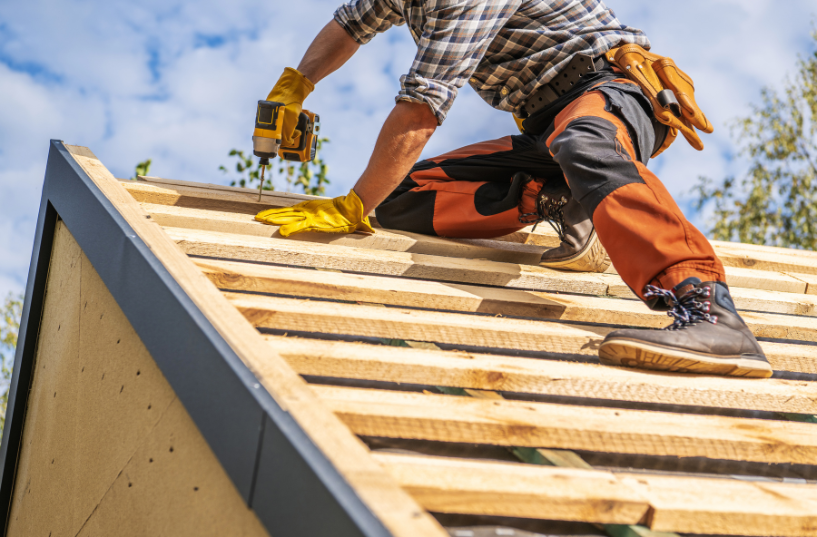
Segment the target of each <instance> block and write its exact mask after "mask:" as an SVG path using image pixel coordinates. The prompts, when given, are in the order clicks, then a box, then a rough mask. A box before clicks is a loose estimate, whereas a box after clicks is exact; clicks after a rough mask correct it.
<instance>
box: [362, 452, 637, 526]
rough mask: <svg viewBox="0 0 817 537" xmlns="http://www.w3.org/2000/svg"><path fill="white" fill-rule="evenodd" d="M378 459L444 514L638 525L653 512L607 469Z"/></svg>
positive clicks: (405, 457)
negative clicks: (602, 470) (603, 470)
mask: <svg viewBox="0 0 817 537" xmlns="http://www.w3.org/2000/svg"><path fill="white" fill-rule="evenodd" d="M374 457H375V458H376V460H377V461H378V462H380V463H381V464H382V465H383V466H384V468H386V470H387V471H388V472H389V473H390V474H391V475H392V476H394V478H395V479H396V480H397V481H398V482H399V483H400V485H401V486H402V487H403V488H404V489H406V490H407V491H408V492H409V493H410V494H411V495H412V496H414V498H415V499H417V501H418V502H420V504H421V505H422V506H423V507H425V508H426V509H428V510H431V511H436V512H440V513H466V514H473V515H498V516H513V517H525V518H543V519H549V520H575V521H583V522H596V523H611V524H634V523H637V522H638V521H639V520H641V519H642V518H644V517H645V516H646V515H647V512H648V510H649V505H648V503H647V501H646V500H645V498H644V497H643V496H641V495H640V494H638V493H636V492H634V491H633V490H632V489H630V488H628V487H625V486H622V485H621V483H620V482H619V481H618V480H617V479H616V478H615V476H614V475H613V474H611V473H609V472H599V471H592V470H576V469H572V468H547V467H544V468H535V467H531V466H528V465H522V464H508V463H505V464H502V463H487V462H477V461H469V460H465V459H446V458H441V457H420V456H409V455H396V454H388V453H375V454H374Z"/></svg>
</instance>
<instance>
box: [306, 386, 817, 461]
mask: <svg viewBox="0 0 817 537" xmlns="http://www.w3.org/2000/svg"><path fill="white" fill-rule="evenodd" d="M312 389H313V390H314V391H315V393H316V394H317V395H318V396H319V397H320V398H321V399H322V400H323V401H325V402H326V403H327V405H328V406H329V407H330V408H332V409H333V411H334V412H335V413H336V414H337V415H338V416H339V417H340V418H341V419H342V420H343V421H344V423H346V424H347V425H348V426H349V427H350V428H351V429H352V431H354V432H355V433H356V434H358V435H365V436H375V437H378V436H379V437H385V438H402V439H419V440H431V441H438V442H458V443H469V444H470V443H473V444H489V445H500V446H522V447H547V448H555V449H572V450H584V451H597V452H604V453H622V454H641V455H650V456H675V457H705V458H708V459H718V460H733V461H751V462H762V463H794V464H813V463H814V461H815V457H817V435H815V434H814V425H813V424H810V423H796V422H784V421H773V420H758V419H746V418H732V417H724V416H717V415H714V416H710V415H693V414H677V413H668V412H654V411H644V410H626V409H616V408H603V407H584V406H580V405H561V404H554V403H534V402H529V401H509V400H504V401H498V400H490V399H472V398H468V397H456V396H449V395H432V394H419V393H412V392H394V391H387V390H372V389H360V388H340V387H329V386H317V385H313V386H312Z"/></svg>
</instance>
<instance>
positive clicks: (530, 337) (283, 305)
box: [225, 293, 612, 355]
mask: <svg viewBox="0 0 817 537" xmlns="http://www.w3.org/2000/svg"><path fill="white" fill-rule="evenodd" d="M225 295H226V296H227V298H228V299H229V301H230V302H231V303H232V304H233V305H234V306H235V307H236V308H238V310H239V311H240V312H241V313H242V314H243V315H244V316H245V317H246V318H247V320H249V321H250V322H251V323H252V324H253V325H254V326H257V327H259V328H271V329H276V330H284V331H294V330H297V331H305V332H315V333H323V334H343V335H356V336H364V337H380V338H392V339H410V340H414V341H432V342H436V343H448V344H454V345H469V346H470V345H475V346H481V347H489V348H496V349H520V350H530V351H545V352H554V353H570V354H588V355H596V353H597V352H598V351H597V350H596V349H598V345H599V344H600V343H601V340H602V338H603V337H604V336H605V335H606V334H607V332H609V331H611V330H612V328H603V327H595V326H586V327H585V326H581V327H580V326H576V325H570V324H563V323H553V322H546V321H529V320H526V319H508V318H497V317H490V316H475V315H462V314H457V313H444V312H436V311H421V310H399V309H392V308H383V307H376V306H362V305H356V304H339V303H333V302H324V301H310V300H299V299H289V298H278V297H267V296H257V295H246V294H238V293H226V294H225Z"/></svg>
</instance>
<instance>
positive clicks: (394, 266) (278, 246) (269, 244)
mask: <svg viewBox="0 0 817 537" xmlns="http://www.w3.org/2000/svg"><path fill="white" fill-rule="evenodd" d="M165 231H166V232H167V235H168V236H169V237H170V238H172V239H173V240H174V241H175V242H176V244H178V245H179V247H180V248H181V249H182V251H184V252H185V253H186V254H188V255H197V256H206V257H218V258H228V259H241V260H246V261H257V262H263V263H275V264H280V265H294V266H302V267H318V268H329V269H337V270H346V271H352V272H359V273H367V274H380V275H387V276H404V277H409V278H418V279H430V280H439V281H451V282H462V283H477V284H481V285H494V286H498V287H511V288H522V289H533V290H543V291H568V292H573V293H581V294H590V295H603V294H605V293H606V292H607V284H606V283H602V282H601V280H600V279H599V278H598V277H597V275H596V274H586V273H570V275H569V277H566V276H565V273H564V272H559V271H556V270H550V269H546V268H542V267H532V266H528V265H518V264H512V263H500V262H497V261H483V260H474V259H458V258H450V257H438V256H431V255H425V254H412V253H408V252H390V251H385V250H370V249H364V248H347V247H344V246H334V245H328V244H314V243H308V242H301V241H291V240H283V239H268V238H264V237H250V236H244V235H234V234H230V233H217V232H212V231H198V230H191V229H178V228H165Z"/></svg>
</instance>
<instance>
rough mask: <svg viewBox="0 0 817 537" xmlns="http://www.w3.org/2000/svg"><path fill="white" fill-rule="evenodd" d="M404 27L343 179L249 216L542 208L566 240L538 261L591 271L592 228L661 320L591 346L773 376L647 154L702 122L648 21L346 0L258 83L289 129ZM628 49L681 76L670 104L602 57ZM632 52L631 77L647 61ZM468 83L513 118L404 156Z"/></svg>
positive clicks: (569, 6) (287, 225)
mask: <svg viewBox="0 0 817 537" xmlns="http://www.w3.org/2000/svg"><path fill="white" fill-rule="evenodd" d="M402 24H407V25H408V27H409V30H410V31H411V35H412V37H413V38H414V40H415V42H416V43H417V48H418V51H417V56H416V58H415V60H414V63H413V65H412V67H411V69H410V70H409V72H408V74H406V75H404V76H402V77H401V79H400V82H401V90H400V92H399V94H398V96H397V98H396V105H395V107H394V109H393V110H392V112H391V114H390V115H389V117H388V118H387V119H386V122H385V124H384V125H383V128H382V130H381V132H380V135H379V137H378V139H377V143H376V146H375V148H374V151H373V153H372V156H371V159H370V160H369V163H368V166H367V167H366V170H365V171H364V172H363V175H362V176H361V177H360V179H359V180H358V181H357V183H356V184H355V186H354V188H353V189H352V191H350V192H349V194H348V195H347V196H342V197H339V198H335V199H333V200H325V201H324V200H320V201H311V202H305V203H301V204H298V205H296V206H295V207H291V208H285V209H272V210H268V211H263V212H262V213H260V214H259V215H258V216H257V217H256V218H257V219H258V220H260V221H264V222H267V223H270V224H274V225H281V226H282V227H281V234H282V235H284V236H287V235H289V234H291V233H298V232H302V231H321V232H343V233H349V232H353V231H356V230H362V231H369V232H373V230H372V228H371V226H370V225H369V221H368V214H369V213H371V212H372V211H376V215H377V218H378V220H379V222H380V223H381V224H382V225H383V226H384V227H387V228H394V229H404V230H410V231H418V232H424V233H429V234H436V235H441V236H449V237H491V236H499V235H503V234H506V233H509V232H512V231H516V230H518V229H521V228H522V227H523V226H525V225H527V224H528V223H533V222H538V221H540V220H549V221H551V222H552V223H554V225H555V227H556V228H557V229H558V231H559V232H560V236H561V238H562V244H561V246H560V247H559V248H557V249H554V250H551V251H549V252H546V254H545V255H544V256H543V260H542V265H543V266H549V267H556V268H567V269H574V270H576V269H578V270H599V271H600V270H603V268H604V262H603V261H604V249H602V248H601V245H600V244H599V241H600V243H601V244H603V245H604V248H606V250H607V252H608V253H609V256H610V259H611V260H612V262H613V264H614V265H615V267H616V269H617V271H618V273H619V275H620V276H621V277H622V279H623V280H624V281H625V282H626V283H627V284H628V285H629V286H630V287H631V288H632V289H633V290H634V291H635V292H636V294H637V295H638V296H639V297H640V298H641V299H642V300H644V301H645V302H646V303H647V305H648V306H650V307H652V308H654V309H668V310H669V315H671V316H673V317H674V318H675V322H674V323H673V325H672V326H670V327H668V328H667V329H664V330H617V331H614V332H612V333H610V334H609V335H608V336H607V337H606V338H605V340H604V342H603V343H602V345H601V348H600V350H599V354H600V357H601V358H602V360H603V361H606V362H609V363H616V364H623V365H629V366H634V367H643V368H650V369H663V370H672V371H685V372H700V373H714V374H725V375H737V376H750V377H768V376H770V375H771V368H770V366H769V364H768V362H767V361H766V357H765V355H764V354H763V351H762V350H761V348H760V346H759V345H758V343H757V341H756V340H755V338H754V337H753V335H752V334H751V332H750V331H749V330H748V328H747V327H746V325H745V324H744V322H743V320H742V319H741V317H740V316H739V315H738V313H737V311H736V310H735V307H734V304H733V302H732V300H731V297H730V295H729V290H728V288H727V286H726V284H725V283H724V280H725V277H724V270H723V266H722V264H721V262H720V261H719V260H718V258H717V256H716V255H715V253H714V251H713V250H712V247H711V246H710V244H709V242H708V241H707V240H706V238H705V237H704V236H703V235H702V234H701V233H700V232H699V231H698V230H697V229H695V228H694V227H693V226H692V225H691V224H690V223H689V222H688V221H687V220H686V218H685V217H684V215H683V214H682V213H681V211H680V209H679V208H678V206H677V205H676V203H675V202H674V201H673V200H672V198H671V196H670V195H669V193H668V192H667V191H666V189H665V188H664V186H663V185H662V184H661V182H660V181H659V180H658V178H657V177H656V176H655V175H653V174H652V173H651V172H650V171H649V170H648V169H647V167H646V163H647V161H648V159H649V158H650V157H651V156H653V155H655V154H658V153H659V152H661V151H663V150H664V149H666V147H667V146H668V145H669V143H671V142H672V140H673V139H674V137H675V135H676V134H677V132H678V130H680V131H681V132H682V133H683V134H684V136H685V137H686V138H687V140H688V141H690V143H691V144H692V145H693V146H695V147H696V148H698V149H701V148H702V147H703V145H702V144H701V143H700V140H699V139H698V137H697V135H696V134H695V132H694V128H693V126H697V127H698V128H700V129H702V130H704V131H705V132H711V130H712V128H711V125H709V123H708V122H707V120H706V118H705V117H704V116H703V114H702V113H700V110H699V109H698V108H697V105H695V102H694V97H693V95H692V94H693V90H692V85H691V80H688V79H686V77H685V75H683V73H682V72H680V70H677V69H676V68H675V66H674V63H672V61H671V60H669V59H662V58H661V57H659V56H652V55H650V54H649V53H647V52H646V51H645V50H644V49H649V48H650V43H649V40H648V39H647V37H646V36H645V35H644V33H643V32H641V31H640V30H638V29H635V28H631V27H628V26H625V25H622V24H621V23H620V22H619V21H618V20H617V19H616V17H615V15H614V13H613V12H612V11H611V10H610V9H608V8H607V7H606V6H605V4H604V3H603V2H602V1H601V0H351V1H350V2H349V3H347V4H344V5H342V6H341V7H340V8H338V10H337V11H336V12H335V16H334V20H333V21H331V22H330V23H329V24H327V25H326V27H324V28H323V30H321V32H320V33H319V34H318V36H317V37H316V38H315V40H314V41H313V42H312V44H311V45H310V47H309V49H308V50H307V52H306V54H305V55H304V58H303V60H302V61H301V63H300V65H299V66H298V69H297V70H294V69H290V68H287V70H286V71H285V72H284V75H283V76H282V77H281V79H280V80H279V81H278V83H277V84H276V86H275V88H273V90H272V92H271V93H270V95H269V96H268V100H271V101H280V102H283V103H285V104H286V105H287V110H288V111H287V112H286V114H285V123H284V139H285V142H286V141H287V139H291V137H292V135H293V134H292V133H293V132H294V129H295V119H296V118H297V115H298V113H299V112H300V110H301V105H302V103H303V100H304V99H305V98H306V96H307V95H308V94H309V93H310V92H311V91H312V89H313V87H314V86H313V84H314V83H318V82H320V80H322V79H323V78H324V77H326V76H327V75H329V74H330V73H332V72H333V71H335V70H336V69H338V68H339V67H341V66H342V65H343V64H344V63H345V62H346V61H347V60H348V59H349V58H350V57H351V56H352V55H353V54H354V53H355V51H356V50H357V49H358V47H359V46H360V45H362V44H365V43H367V42H368V41H370V40H371V39H372V38H373V37H374V36H375V35H376V34H377V33H380V32H384V31H386V30H388V29H389V28H391V27H392V26H394V25H402ZM638 51H640V52H639V53H640V54H642V56H643V55H646V56H648V57H649V58H651V60H650V62H654V63H651V65H654V66H655V68H656V72H658V71H660V72H661V73H662V80H666V81H670V82H672V81H673V80H675V81H676V82H678V86H677V88H682V89H677V88H676V89H677V91H675V93H674V96H673V95H670V96H669V97H667V94H666V93H663V95H664V97H663V99H664V100H663V101H661V104H660V106H661V107H663V108H666V110H664V109H662V108H659V101H660V100H661V95H658V96H657V97H658V100H656V95H652V96H651V97H650V98H648V95H649V91H648V92H647V94H645V92H644V91H642V89H641V87H640V86H639V85H637V84H635V83H632V82H631V81H629V80H627V79H625V78H623V77H622V74H621V73H622V72H624V69H626V70H628V71H629V70H630V67H631V65H630V64H628V65H627V66H625V67H624V68H623V69H616V68H615V66H613V65H611V62H612V63H616V65H623V64H622V63H621V62H623V61H624V60H623V59H622V60H621V62H619V60H618V59H619V58H620V57H621V58H625V57H629V56H628V54H630V53H633V54H635V53H636V52H638ZM622 52H626V54H622ZM630 55H632V54H630ZM645 65H646V64H645ZM632 67H633V69H632V72H630V73H629V74H630V76H632V77H634V78H636V79H638V76H640V73H641V72H640V71H639V70H641V69H642V67H644V65H641V64H636V63H633V64H632ZM647 70H650V68H649V67H648V69H647ZM636 71H638V72H636ZM651 76H652V78H651V79H649V80H647V82H644V83H643V84H642V86H643V87H645V88H647V89H649V82H650V80H653V79H655V76H654V75H651ZM642 78H643V77H642ZM681 79H683V80H681ZM638 80H641V79H638ZM655 80H657V79H655ZM684 80H685V81H686V82H684ZM466 82H468V83H469V84H470V85H471V87H472V88H474V90H476V91H477V93H478V94H479V95H480V96H481V97H482V98H483V99H484V100H485V101H486V102H487V103H488V104H489V105H491V106H493V107H494V108H497V109H500V110H506V111H508V112H512V113H513V114H514V115H515V117H516V118H517V122H518V123H519V124H520V126H521V129H522V130H523V133H522V134H520V135H515V136H507V137H505V138H500V139H498V140H493V141H489V142H483V143H479V144H475V145H473V146H468V147H465V148H462V149H459V150H456V151H453V152H451V153H448V154H445V155H442V156H440V157H437V158H433V159H429V160H425V161H422V162H417V159H418V158H419V156H420V153H421V152H422V150H423V147H424V146H425V144H426V143H427V142H428V140H429V138H430V137H431V135H432V134H433V133H434V130H435V129H436V127H437V126H438V125H440V124H442V122H443V121H444V120H445V117H446V114H447V113H448V110H449V109H450V107H451V105H452V103H453V101H454V99H455V97H456V95H457V91H458V89H459V88H460V87H462V86H463V85H464V84H465V83H466ZM685 84H686V85H685ZM653 85H655V83H653ZM683 88H686V89H683ZM658 89H660V88H658ZM670 93H671V94H672V93H673V92H670ZM675 97H677V99H678V100H679V101H680V105H679V104H678V100H675ZM667 99H669V100H667ZM673 106H675V107H676V108H677V109H676V108H673ZM681 107H683V115H682V114H681ZM667 110H673V111H674V114H675V115H674V116H673V115H672V114H670V112H667ZM657 118H660V119H661V121H662V122H659V121H657ZM664 123H668V124H670V125H672V126H673V128H668V127H667V126H666V125H665V124H664ZM594 225H595V226H594Z"/></svg>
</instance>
